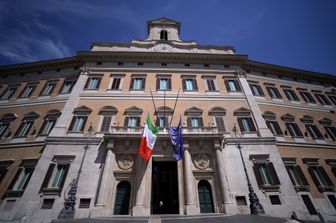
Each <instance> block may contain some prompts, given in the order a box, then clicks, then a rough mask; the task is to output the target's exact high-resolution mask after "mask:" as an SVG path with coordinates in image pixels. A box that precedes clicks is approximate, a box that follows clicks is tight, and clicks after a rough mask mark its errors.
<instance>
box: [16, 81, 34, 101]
mask: <svg viewBox="0 0 336 223" xmlns="http://www.w3.org/2000/svg"><path fill="white" fill-rule="evenodd" d="M35 87H36V84H27V86H26V87H25V89H23V91H22V92H21V94H20V98H28V97H29V96H30V95H31V94H32V93H33V91H34V89H35Z"/></svg>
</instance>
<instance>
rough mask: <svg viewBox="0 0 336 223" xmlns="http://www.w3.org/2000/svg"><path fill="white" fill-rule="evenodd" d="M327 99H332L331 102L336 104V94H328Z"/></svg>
mask: <svg viewBox="0 0 336 223" xmlns="http://www.w3.org/2000/svg"><path fill="white" fill-rule="evenodd" d="M328 97H329V99H330V100H331V101H332V103H334V105H336V95H330V94H329V95H328Z"/></svg>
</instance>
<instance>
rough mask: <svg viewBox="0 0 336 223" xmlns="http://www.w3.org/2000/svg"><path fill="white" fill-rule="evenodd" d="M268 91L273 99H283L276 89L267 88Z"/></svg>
mask: <svg viewBox="0 0 336 223" xmlns="http://www.w3.org/2000/svg"><path fill="white" fill-rule="evenodd" d="M266 89H267V91H268V93H269V95H270V96H271V98H277V99H281V98H282V97H281V95H280V92H279V90H278V89H277V88H276V87H271V86H267V87H266Z"/></svg>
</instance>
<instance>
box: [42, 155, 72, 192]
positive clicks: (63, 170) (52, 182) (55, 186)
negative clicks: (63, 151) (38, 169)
mask: <svg viewBox="0 0 336 223" xmlns="http://www.w3.org/2000/svg"><path fill="white" fill-rule="evenodd" d="M74 159H75V156H65V155H57V156H54V158H53V159H52V163H51V164H50V165H49V168H48V170H47V172H46V175H45V178H44V180H43V183H42V186H41V190H40V191H41V192H42V193H44V194H60V193H61V191H62V188H63V185H64V182H65V179H66V177H67V174H68V170H69V167H70V163H71V162H72V161H73V160H74Z"/></svg>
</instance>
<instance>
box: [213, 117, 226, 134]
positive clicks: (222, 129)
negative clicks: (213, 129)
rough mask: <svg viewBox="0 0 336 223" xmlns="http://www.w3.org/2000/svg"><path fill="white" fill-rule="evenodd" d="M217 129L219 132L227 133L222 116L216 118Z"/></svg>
mask: <svg viewBox="0 0 336 223" xmlns="http://www.w3.org/2000/svg"><path fill="white" fill-rule="evenodd" d="M215 120H216V125H217V129H218V131H219V132H225V125H224V120H223V117H222V116H217V117H215Z"/></svg>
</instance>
